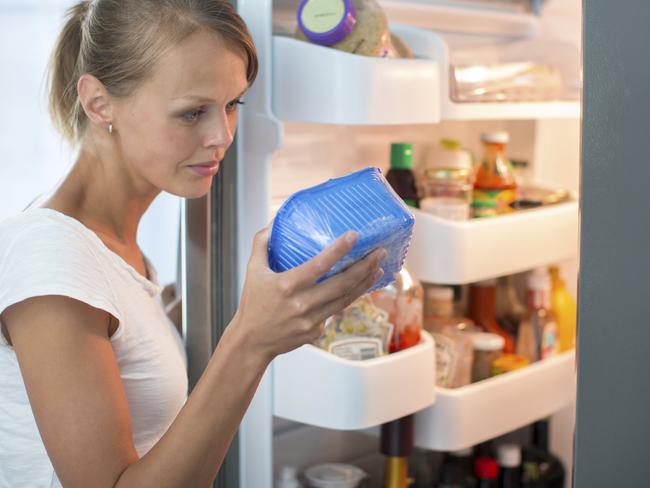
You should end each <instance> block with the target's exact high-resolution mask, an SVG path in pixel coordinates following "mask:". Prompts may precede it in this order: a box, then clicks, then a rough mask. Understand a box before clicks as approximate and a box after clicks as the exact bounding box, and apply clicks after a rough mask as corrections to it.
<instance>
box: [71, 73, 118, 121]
mask: <svg viewBox="0 0 650 488" xmlns="http://www.w3.org/2000/svg"><path fill="white" fill-rule="evenodd" d="M77 93H78V94H79V101H80V103H81V106H82V107H83V110H84V112H85V113H86V116H87V117H88V118H89V119H90V121H91V122H92V123H94V124H97V125H99V126H100V127H102V128H103V129H106V128H107V127H108V125H109V124H111V123H112V122H113V105H112V103H111V97H110V95H109V93H108V91H107V90H106V87H105V86H104V84H103V83H102V82H101V81H99V80H98V79H97V78H95V77H94V76H93V75H91V74H88V73H85V74H83V75H81V77H80V78H79V81H78V82H77Z"/></svg>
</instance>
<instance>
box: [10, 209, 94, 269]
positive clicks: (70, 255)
mask: <svg viewBox="0 0 650 488" xmlns="http://www.w3.org/2000/svg"><path fill="white" fill-rule="evenodd" d="M98 240H99V238H98V237H97V236H96V235H94V234H93V233H92V232H91V231H89V230H88V229H85V228H84V226H83V224H82V223H81V222H79V221H77V220H75V219H74V218H72V217H69V216H67V215H65V214H63V213H60V212H58V211H56V210H52V209H49V208H33V209H30V210H26V211H24V212H22V213H20V214H17V215H15V216H12V217H9V218H6V219H4V220H3V221H1V222H0V268H2V267H3V265H6V264H7V260H11V261H12V262H13V263H14V264H16V263H23V264H25V265H28V266H29V265H30V263H32V264H39V265H43V264H44V263H45V262H52V261H54V262H66V261H67V262H68V263H69V262H70V259H72V260H73V261H81V262H84V263H85V264H86V265H90V264H94V265H99V264H100V260H99V259H98V258H97V256H98V255H99V249H100V246H99V243H98V242H96V241H98ZM5 267H6V266H5Z"/></svg>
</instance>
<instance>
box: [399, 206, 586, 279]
mask: <svg viewBox="0 0 650 488" xmlns="http://www.w3.org/2000/svg"><path fill="white" fill-rule="evenodd" d="M412 212H413V214H414V215H415V229H414V232H413V240H412V241H411V246H410V248H409V253H408V256H407V263H408V266H409V269H410V270H412V271H413V273H414V274H415V275H416V276H417V278H418V279H419V280H421V281H424V282H426V283H440V284H467V283H473V282H476V281H481V280H485V279H489V278H495V277H497V276H503V275H508V274H513V273H518V272H522V271H526V270H529V269H532V268H535V267H537V266H543V265H548V264H551V263H554V262H559V261H563V260H566V259H570V258H573V257H575V256H576V255H577V253H578V221H579V215H578V202H566V203H559V204H555V205H548V206H545V207H540V208H536V209H531V210H521V211H517V212H514V213H512V214H509V215H503V216H499V217H491V218H483V219H472V220H468V221H462V222H460V221H451V220H445V219H442V218H439V217H436V216H434V215H431V214H427V213H425V212H421V211H419V210H415V209H413V210H412Z"/></svg>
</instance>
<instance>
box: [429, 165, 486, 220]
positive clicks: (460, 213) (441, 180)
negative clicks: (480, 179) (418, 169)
mask: <svg viewBox="0 0 650 488" xmlns="http://www.w3.org/2000/svg"><path fill="white" fill-rule="evenodd" d="M471 176H472V175H471V170H469V169H466V168H428V169H426V170H425V171H424V174H423V178H422V184H421V191H422V199H421V200H420V209H421V210H422V211H424V212H427V213H430V214H433V215H436V216H438V217H441V218H443V219H448V220H467V219H469V218H470V215H471V205H472V190H473V185H472V183H471Z"/></svg>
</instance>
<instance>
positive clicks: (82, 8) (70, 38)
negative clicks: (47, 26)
mask: <svg viewBox="0 0 650 488" xmlns="http://www.w3.org/2000/svg"><path fill="white" fill-rule="evenodd" d="M90 4H91V2H90V1H89V0H83V1H81V2H79V3H78V4H76V5H75V6H73V7H71V8H70V9H69V10H68V12H67V15H66V22H65V26H64V27H63V30H62V31H61V33H60V34H59V37H58V39H57V41H56V45H55V47H54V51H53V52H52V57H51V58H50V64H49V68H48V87H49V92H50V93H49V110H50V115H51V117H52V120H53V122H54V125H55V126H56V127H57V128H58V129H59V131H61V133H62V134H63V135H64V136H65V138H66V139H68V140H69V141H70V142H74V141H76V140H77V138H78V137H79V131H80V129H81V127H82V126H83V124H84V120H85V116H84V114H83V110H82V108H81V103H80V102H79V97H78V95H77V81H78V80H79V76H81V74H82V70H81V69H80V68H81V67H80V66H79V64H80V63H79V52H80V51H81V47H82V46H81V44H82V42H83V23H84V19H85V17H86V15H87V14H88V10H89V9H90Z"/></svg>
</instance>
